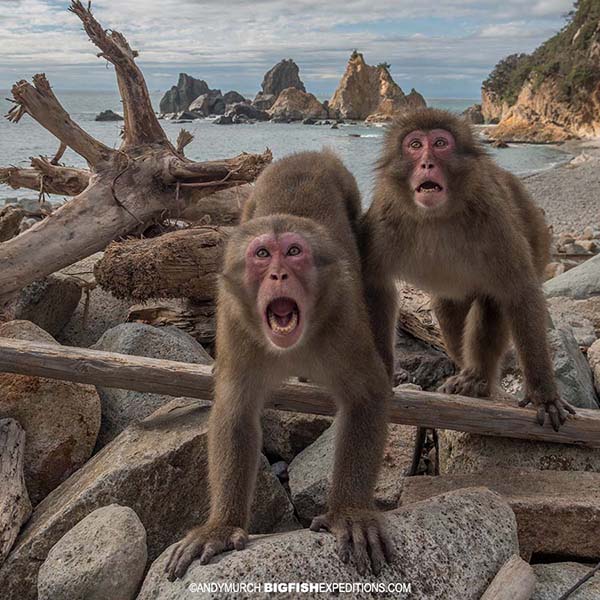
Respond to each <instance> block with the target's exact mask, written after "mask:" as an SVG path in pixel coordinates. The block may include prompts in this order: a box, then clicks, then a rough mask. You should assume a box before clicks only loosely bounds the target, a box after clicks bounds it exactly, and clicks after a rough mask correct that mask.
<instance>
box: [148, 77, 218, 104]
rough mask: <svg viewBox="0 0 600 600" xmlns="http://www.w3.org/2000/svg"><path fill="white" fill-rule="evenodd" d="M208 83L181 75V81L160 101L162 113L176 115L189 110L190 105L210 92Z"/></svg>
mask: <svg viewBox="0 0 600 600" xmlns="http://www.w3.org/2000/svg"><path fill="white" fill-rule="evenodd" d="M209 91H210V90H209V87H208V84H207V83H206V81H203V80H202V79H195V78H194V77H191V76H190V75H188V74H187V73H180V74H179V81H178V82H177V85H174V86H173V87H172V88H171V89H170V90H169V91H168V92H167V93H166V94H165V95H164V96H163V97H162V100H161V101H160V112H161V113H163V114H165V113H176V112H180V111H182V110H188V108H189V107H190V104H191V103H192V102H193V101H194V100H195V99H196V98H197V97H198V96H201V95H202V94H207V93H208V92H209Z"/></svg>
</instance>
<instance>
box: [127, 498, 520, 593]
mask: <svg viewBox="0 0 600 600" xmlns="http://www.w3.org/2000/svg"><path fill="white" fill-rule="evenodd" d="M385 516H386V519H387V521H388V524H389V528H388V533H389V537H390V540H391V541H392V545H393V551H394V558H393V560H392V562H391V563H389V564H386V565H384V567H383V568H382V570H381V572H380V574H379V575H374V574H373V573H371V572H369V573H367V574H366V575H365V576H362V577H361V576H360V575H359V574H358V573H357V570H356V564H355V562H354V560H353V559H351V560H350V562H348V563H343V562H342V561H341V560H340V559H339V557H338V556H337V554H336V548H335V547H336V541H335V538H334V536H332V535H330V534H328V533H314V532H312V531H309V530H307V529H303V530H299V531H293V532H289V533H279V534H272V535H267V536H260V537H251V539H250V542H249V544H248V546H247V548H246V549H245V550H243V551H241V552H230V553H228V554H222V555H220V556H218V557H217V558H216V559H214V560H212V561H211V562H210V563H209V564H207V565H202V564H200V561H195V562H193V563H192V564H191V565H190V567H189V569H188V571H187V573H186V574H185V576H184V577H183V579H181V580H177V581H174V582H170V581H168V579H167V576H166V574H165V566H166V564H167V562H168V560H169V556H170V553H171V549H167V550H165V552H163V554H162V555H161V556H160V557H159V558H158V559H157V560H156V561H155V562H154V564H153V565H152V567H151V568H150V570H149V572H148V575H147V577H146V580H145V581H144V585H143V586H142V590H141V592H140V594H139V595H138V598H137V600H189V599H190V590H191V589H192V587H191V584H194V586H197V587H196V589H197V590H198V591H197V593H195V594H194V597H198V598H215V599H216V598H218V599H219V600H229V599H231V600H234V599H237V598H240V597H241V596H243V595H244V594H243V593H241V592H240V590H239V588H238V589H235V588H233V589H230V590H227V589H219V590H218V591H216V590H214V587H213V588H211V587H210V586H215V584H228V585H231V586H232V587H233V586H234V585H239V584H242V583H244V584H246V585H250V584H251V585H256V587H255V593H252V594H251V596H252V598H253V600H267V599H269V598H273V594H272V593H271V592H269V591H268V589H265V584H274V585H280V584H281V585H282V586H283V585H289V584H291V583H296V584H300V583H316V584H320V585H327V584H334V583H335V582H351V583H364V584H370V585H374V584H377V585H382V586H392V587H390V590H391V591H390V592H389V593H387V594H382V595H381V597H384V596H385V597H390V598H392V597H394V598H396V597H404V596H402V594H401V593H398V592H396V593H394V590H397V589H398V588H394V587H393V586H395V585H397V584H399V583H404V584H406V585H407V586H408V585H409V584H410V589H411V592H410V594H406V596H407V597H408V596H410V598H411V600H479V598H481V596H482V595H483V592H484V591H485V590H486V589H487V587H488V586H489V584H490V582H491V580H492V579H493V577H494V576H495V575H496V573H497V572H498V571H499V570H500V568H501V567H502V565H503V564H504V563H505V562H506V561H507V560H508V559H509V558H510V556H511V555H512V554H514V553H518V541H517V524H516V520H515V516H514V513H513V511H512V510H511V508H510V507H509V505H508V503H507V502H506V501H505V500H504V499H502V498H501V497H500V496H499V495H498V494H496V493H494V492H491V491H489V490H487V489H485V488H466V489H462V490H459V491H455V492H450V493H447V494H442V495H439V496H436V497H435V498H431V499H430V500H426V501H424V502H417V503H415V504H411V505H410V506H406V507H403V508H401V509H399V510H394V511H390V512H387V513H385ZM259 586H262V589H261V587H259ZM211 589H213V591H211ZM279 591H280V592H281V593H278V594H276V595H277V597H278V598H282V599H286V600H287V599H288V598H289V599H292V598H298V597H299V594H298V593H297V591H296V590H294V589H290V588H288V591H287V592H286V591H283V589H281V590H279ZM328 595H331V594H328ZM347 595H348V596H349V597H352V598H353V599H358V600H367V599H368V600H372V598H373V590H372V589H369V588H368V586H365V587H364V589H358V588H357V589H355V590H352V593H351V594H347ZM323 597H324V594H323V592H322V591H318V590H314V591H308V592H307V593H303V594H302V598H306V599H307V600H311V599H313V598H315V599H316V598H323Z"/></svg>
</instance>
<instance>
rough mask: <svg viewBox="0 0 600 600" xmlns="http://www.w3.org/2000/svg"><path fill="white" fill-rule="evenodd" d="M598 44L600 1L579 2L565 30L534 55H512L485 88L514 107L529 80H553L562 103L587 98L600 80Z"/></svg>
mask: <svg viewBox="0 0 600 600" xmlns="http://www.w3.org/2000/svg"><path fill="white" fill-rule="evenodd" d="M594 43H600V1H599V0H578V1H577V2H575V6H574V10H573V11H571V12H570V13H569V16H568V21H567V23H566V25H565V26H564V27H563V28H562V30H561V31H559V32H558V33H557V34H556V35H555V36H553V37H551V38H550V39H549V40H547V41H546V42H544V43H543V44H542V45H541V46H540V47H539V48H537V49H536V50H535V51H534V52H533V53H532V54H511V55H510V56H507V57H506V58H504V59H503V60H501V61H500V62H499V63H498V64H497V65H496V67H495V68H494V70H493V71H492V73H491V74H490V76H489V77H488V78H487V79H486V80H485V81H484V82H483V89H484V90H485V91H488V92H492V93H494V94H495V95H496V96H497V97H498V98H499V99H500V100H502V101H506V102H507V103H508V104H509V105H512V104H514V103H515V102H516V100H517V97H518V95H519V92H520V91H521V88H522V87H523V85H524V84H525V82H526V81H527V80H531V81H532V83H533V85H534V86H535V85H536V84H537V85H539V84H540V83H541V82H542V81H543V80H544V79H546V78H553V79H555V80H556V81H557V82H558V84H559V90H560V94H561V95H562V98H561V99H562V100H565V101H572V100H576V99H577V98H578V97H584V96H585V95H586V94H587V93H588V92H589V90H590V89H591V87H592V86H593V85H594V84H595V83H596V82H597V81H599V80H600V56H595V57H594V56H592V54H593V53H592V52H591V49H592V45H593V44H594Z"/></svg>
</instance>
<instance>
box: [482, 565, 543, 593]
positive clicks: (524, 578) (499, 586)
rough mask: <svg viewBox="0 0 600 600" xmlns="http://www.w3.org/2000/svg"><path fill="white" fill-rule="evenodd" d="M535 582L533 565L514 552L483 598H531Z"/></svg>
mask: <svg viewBox="0 0 600 600" xmlns="http://www.w3.org/2000/svg"><path fill="white" fill-rule="evenodd" d="M535 583H536V577H535V573H534V572H533V569H532V568H531V565H530V564H529V563H526V562H525V561H524V560H523V559H522V558H521V557H520V556H517V555H516V554H513V555H512V556H511V557H510V558H509V559H508V560H507V561H506V563H505V564H504V566H503V567H502V568H501V569H500V570H499V571H498V573H497V574H496V577H494V579H493V580H492V583H491V584H490V587H489V588H488V589H487V590H486V591H485V593H484V594H483V596H481V600H529V599H530V598H531V596H532V595H533V592H534V590H535Z"/></svg>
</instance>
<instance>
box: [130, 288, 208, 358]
mask: <svg viewBox="0 0 600 600" xmlns="http://www.w3.org/2000/svg"><path fill="white" fill-rule="evenodd" d="M127 321H128V322H130V323H145V324H146V325H153V326H154V327H166V326H173V327H177V328H178V329H182V330H183V331H185V332H187V333H189V334H190V335H191V336H192V337H193V338H195V339H196V340H198V342H200V343H201V344H202V345H203V346H205V347H210V346H211V345H212V344H214V342H215V338H216V328H217V323H216V310H215V305H214V303H212V302H192V301H189V300H162V301H158V302H147V303H145V304H137V305H135V306H132V307H131V308H130V309H129V314H128V315H127Z"/></svg>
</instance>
